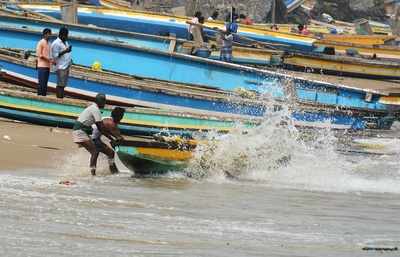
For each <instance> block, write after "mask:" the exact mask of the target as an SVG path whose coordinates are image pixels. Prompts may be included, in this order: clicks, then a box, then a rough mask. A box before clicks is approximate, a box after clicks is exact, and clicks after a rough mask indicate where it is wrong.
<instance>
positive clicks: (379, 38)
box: [317, 34, 396, 46]
mask: <svg viewBox="0 0 400 257" xmlns="http://www.w3.org/2000/svg"><path fill="white" fill-rule="evenodd" d="M322 39H323V40H325V41H332V42H345V43H351V44H358V45H367V46H375V45H388V44H390V43H391V42H392V41H394V40H395V39H396V36H389V35H334V34H324V35H322ZM317 43H318V41H317Z"/></svg>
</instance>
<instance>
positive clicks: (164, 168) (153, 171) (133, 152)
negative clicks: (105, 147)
mask: <svg viewBox="0 0 400 257" xmlns="http://www.w3.org/2000/svg"><path fill="white" fill-rule="evenodd" d="M193 147H195V146H193V145H189V147H188V145H187V144H181V143H179V144H178V145H171V143H167V142H159V141H156V140H144V139H139V140H135V141H127V142H124V143H123V145H121V146H118V147H117V148H116V152H117V155H118V158H119V159H120V160H121V162H122V163H123V164H124V165H125V166H126V167H127V168H128V169H130V170H132V171H133V172H134V173H135V175H157V174H164V173H167V172H180V171H183V170H184V169H185V168H187V166H188V165H189V163H190V160H191V159H192V158H193V151H192V148H193Z"/></svg>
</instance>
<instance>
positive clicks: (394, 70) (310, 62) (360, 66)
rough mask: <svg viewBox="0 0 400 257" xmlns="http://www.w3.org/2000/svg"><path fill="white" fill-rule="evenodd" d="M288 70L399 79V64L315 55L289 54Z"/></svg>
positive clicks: (287, 59) (285, 58) (286, 61)
mask: <svg viewBox="0 0 400 257" xmlns="http://www.w3.org/2000/svg"><path fill="white" fill-rule="evenodd" d="M283 59H284V61H283V63H284V65H285V67H286V68H289V69H297V70H301V71H306V72H309V71H312V72H317V73H324V74H334V75H341V76H342V75H345V76H350V77H364V78H372V79H400V63H393V62H389V61H386V62H384V61H378V60H376V61H374V60H369V59H361V58H351V57H340V56H328V55H317V54H314V55H312V54H309V55H307V54H296V53H294V54H291V55H287V56H285V57H284V58H283Z"/></svg>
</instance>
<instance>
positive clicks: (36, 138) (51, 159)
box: [0, 119, 78, 170]
mask: <svg viewBox="0 0 400 257" xmlns="http://www.w3.org/2000/svg"><path fill="white" fill-rule="evenodd" d="M77 151H78V148H77V147H76V145H75V144H74V143H73V142H72V140H71V132H70V130H68V129H61V128H50V127H45V126H37V125H31V124H27V123H21V122H15V121H12V120H7V119H0V163H1V165H0V170H6V169H8V170H10V169H12V170H15V169H26V168H53V167H56V165H57V163H58V162H59V161H60V160H61V159H62V158H63V156H65V155H67V154H71V153H73V152H77Z"/></svg>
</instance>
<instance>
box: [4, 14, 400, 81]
mask: <svg viewBox="0 0 400 257" xmlns="http://www.w3.org/2000/svg"><path fill="white" fill-rule="evenodd" d="M0 25H1V26H2V28H3V30H4V31H6V32H5V33H11V32H14V33H16V32H18V31H20V30H21V29H22V30H23V31H30V32H31V33H36V34H37V35H39V34H40V32H41V31H42V30H43V28H45V27H47V28H50V29H52V30H53V31H57V29H58V28H59V27H60V23H57V22H48V21H42V20H35V19H27V18H18V17H9V16H0ZM68 27H69V29H70V33H71V38H77V39H81V40H92V41H98V42H99V43H100V42H111V43H114V44H116V45H120V46H126V47H125V48H129V46H130V47H132V46H136V47H140V48H146V49H150V50H157V51H162V52H164V53H168V54H171V55H172V53H183V54H186V55H200V56H202V57H208V58H209V59H214V60H218V59H219V50H218V49H215V48H214V47H210V48H209V49H210V50H209V51H207V52H206V54H204V48H198V47H196V46H195V44H194V43H193V42H191V41H186V40H182V39H176V38H171V37H161V36H154V35H145V34H139V33H131V32H124V31H118V30H106V29H102V28H93V27H90V26H83V25H69V26H68ZM4 41H5V39H4ZM34 43H35V41H34V40H33V41H32V43H31V44H30V46H29V47H30V48H31V49H32V48H33V47H34ZM12 45H13V43H12V41H10V42H9V44H4V45H3V46H6V47H11V46H12ZM15 47H19V46H18V45H15ZM21 48H25V46H22V47H21ZM213 49H214V50H213ZM381 49H384V48H383V47H381ZM97 59H98V60H93V61H98V62H100V63H101V64H102V65H103V67H104V68H106V69H110V70H117V71H120V70H118V69H116V68H115V67H107V66H106V65H107V62H104V61H103V60H100V59H101V58H97ZM233 62H235V63H238V64H245V65H249V64H251V65H257V66H259V65H273V66H284V67H286V68H292V67H295V68H300V69H303V70H316V71H319V72H320V71H322V72H326V73H328V74H329V73H336V74H341V75H349V76H362V77H370V78H388V79H398V78H400V77H399V62H398V61H395V60H392V61H390V60H384V59H380V58H373V59H372V57H370V58H366V57H364V58H362V57H360V56H359V57H350V56H346V55H343V54H341V55H328V54H324V53H323V52H319V53H317V52H315V53H306V52H291V53H289V54H287V52H283V51H275V50H268V49H259V48H249V47H238V46H237V47H234V49H233ZM84 64H85V65H91V63H88V62H85V63H84ZM121 72H125V73H126V70H125V71H121ZM135 75H136V74H135ZM137 75H139V74H137ZM140 75H141V76H146V74H144V73H141V74H140ZM147 76H148V75H147ZM185 82H190V81H185ZM209 86H213V85H212V84H209Z"/></svg>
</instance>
